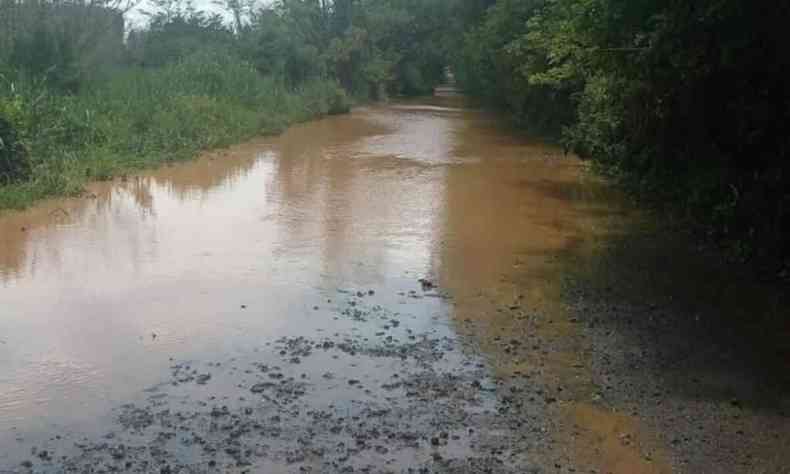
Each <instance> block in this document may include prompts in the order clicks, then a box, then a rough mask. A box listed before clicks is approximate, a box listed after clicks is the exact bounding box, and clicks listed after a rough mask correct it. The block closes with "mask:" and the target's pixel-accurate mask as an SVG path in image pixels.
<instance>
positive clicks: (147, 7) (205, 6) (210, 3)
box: [124, 0, 232, 29]
mask: <svg viewBox="0 0 790 474" xmlns="http://www.w3.org/2000/svg"><path fill="white" fill-rule="evenodd" d="M192 4H193V5H194V6H195V8H197V9H198V10H203V11H207V12H212V13H219V14H220V15H222V16H223V17H225V19H226V20H227V21H231V20H232V17H231V16H230V14H228V13H227V12H226V11H224V10H223V9H222V8H219V7H217V6H216V5H215V4H214V0H192ZM142 11H153V7H152V5H151V4H150V3H149V2H148V1H147V0H143V1H141V2H140V3H139V4H138V5H136V6H135V7H134V8H132V9H131V10H129V11H128V12H127V13H126V15H125V17H124V18H125V19H126V28H127V29H129V28H139V27H142V26H145V24H146V23H147V22H148V19H147V18H146V16H145V15H143V14H142Z"/></svg>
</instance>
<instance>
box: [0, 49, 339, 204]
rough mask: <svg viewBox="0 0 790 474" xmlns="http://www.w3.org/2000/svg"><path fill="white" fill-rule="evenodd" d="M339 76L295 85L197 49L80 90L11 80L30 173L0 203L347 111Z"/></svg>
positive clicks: (0, 98)
mask: <svg viewBox="0 0 790 474" xmlns="http://www.w3.org/2000/svg"><path fill="white" fill-rule="evenodd" d="M348 109H349V103H348V98H347V96H346V95H345V93H344V92H343V90H342V89H341V88H340V87H339V86H338V85H337V84H336V83H335V82H333V81H329V80H315V81H313V82H309V83H306V84H303V85H301V86H299V87H298V88H295V89H292V88H288V87H286V86H285V85H284V84H283V83H282V82H280V81H278V80H275V79H273V78H270V77H264V76H261V75H260V74H259V73H258V72H257V71H256V70H255V69H254V68H252V67H251V66H250V65H248V64H246V63H244V62H243V61H239V60H236V59H233V58H228V57H223V56H220V55H213V54H199V55H195V56H192V57H189V58H186V59H185V60H183V61H181V62H179V63H177V64H172V65H169V66H165V67H163V68H160V69H153V70H152V69H148V70H138V69H127V70H124V71H119V72H117V73H115V74H113V75H111V76H110V77H109V78H108V79H106V80H105V81H103V82H102V83H100V84H95V85H91V86H86V87H83V90H82V91H81V92H80V93H79V94H77V95H70V96H69V95H59V94H54V93H51V92H50V91H48V90H47V89H46V88H45V87H43V86H42V85H41V84H32V83H30V82H27V83H25V82H16V83H13V84H12V83H11V82H10V81H6V84H5V85H4V86H3V90H2V91H0V116H1V117H3V118H5V120H7V121H8V122H10V123H11V124H12V126H13V127H14V128H15V129H16V131H17V134H18V135H19V141H20V142H21V143H22V145H23V146H24V148H25V149H26V150H27V154H26V155H27V156H25V157H24V158H22V157H20V159H26V160H29V161H30V165H31V166H30V169H32V173H31V174H30V175H29V176H26V177H24V179H17V180H14V181H12V180H9V179H6V180H5V182H4V183H3V184H2V185H0V209H20V208H24V207H26V206H28V205H30V204H31V203H33V202H35V201H37V200H39V199H43V198H47V197H54V196H67V195H76V194H79V193H80V192H81V190H82V189H83V186H84V184H85V183H86V182H87V181H91V180H103V179H110V178H112V177H113V176H117V175H120V174H124V173H128V172H130V171H133V170H137V169H143V168H149V167H152V166H155V165H157V164H161V163H166V162H173V161H182V160H187V159H190V158H193V157H195V156H196V155H197V154H199V152H200V151H202V150H207V149H212V148H218V147H223V146H227V145H230V144H232V143H237V142H240V141H243V140H245V139H248V138H251V137H253V136H257V135H266V134H276V133H280V132H282V131H283V130H284V129H285V128H286V127H288V126H289V125H291V124H294V123H297V122H303V121H306V120H310V119H312V118H316V117H320V116H323V115H327V114H333V113H343V112H346V111H348Z"/></svg>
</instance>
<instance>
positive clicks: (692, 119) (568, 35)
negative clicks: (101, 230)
mask: <svg viewBox="0 0 790 474" xmlns="http://www.w3.org/2000/svg"><path fill="white" fill-rule="evenodd" d="M775 6H776V7H777V8H768V7H767V6H766V5H763V4H760V3H759V2H756V3H755V2H751V3H750V2H740V1H737V0H703V1H699V2H680V1H674V0H668V1H660V2H656V1H649V0H529V1H519V0H498V1H496V2H495V4H494V5H492V6H490V8H488V9H487V10H486V11H485V12H484V13H480V12H479V10H480V9H479V8H478V10H477V13H476V15H475V14H473V15H471V16H470V17H468V18H469V19H467V23H466V27H465V28H466V31H467V33H466V35H465V41H464V46H463V48H461V51H460V52H459V54H457V55H456V57H455V60H454V63H455V65H456V66H455V68H456V76H457V77H458V79H459V80H460V81H461V84H462V85H463V86H464V87H465V88H466V89H467V90H468V91H469V92H471V93H474V94H476V95H480V96H482V97H485V98H487V99H489V100H491V101H494V102H496V103H499V104H501V105H504V106H505V107H507V108H508V109H510V110H511V111H512V113H513V114H514V116H516V117H517V118H518V119H519V120H521V121H522V122H523V123H525V124H527V125H529V126H532V127H534V128H537V129H539V130H541V131H547V130H548V131H549V132H554V133H558V132H559V131H560V130H562V132H563V133H562V140H563V141H564V142H565V144H566V146H567V147H569V148H572V149H574V150H575V151H577V152H579V153H580V154H581V155H583V156H585V157H590V158H592V159H593V160H594V162H595V163H596V165H597V167H598V169H600V170H601V171H603V172H605V173H608V174H609V175H611V176H614V177H617V178H618V179H620V181H621V182H622V183H623V184H625V185H627V187H628V188H629V189H631V190H632V191H634V192H635V193H636V194H637V195H638V196H640V197H641V198H643V199H647V200H649V201H651V202H653V203H656V204H660V205H662V206H665V207H668V208H670V209H674V210H678V211H680V212H682V213H683V214H684V215H685V216H686V217H688V218H689V219H690V221H691V222H692V223H694V224H698V225H699V228H702V229H705V230H706V232H707V233H708V234H709V235H710V236H711V237H714V238H716V239H718V240H721V241H724V242H732V243H733V245H734V246H735V247H737V248H738V249H751V253H752V254H756V256H763V257H769V256H772V255H774V256H775V255H778V254H784V255H787V254H788V253H790V207H788V204H790V194H789V193H788V191H787V190H788V189H790V186H789V185H788V184H790V183H788V181H789V180H790V178H788V177H789V176H790V169H789V168H788V167H789V166H790V165H789V164H788V163H790V162H789V161H788V159H787V156H786V155H787V152H788V150H790V133H788V132H790V130H788V127H790V121H788V118H790V117H789V116H790V89H788V87H787V85H786V81H785V79H784V78H785V76H786V73H787V71H788V70H790V59H789V58H788V57H787V55H783V54H782V53H781V50H780V46H779V45H780V44H782V41H781V39H782V38H783V28H784V25H785V24H787V22H788V20H790V9H788V8H786V7H785V6H783V7H778V5H775ZM478 7H479V5H478Z"/></svg>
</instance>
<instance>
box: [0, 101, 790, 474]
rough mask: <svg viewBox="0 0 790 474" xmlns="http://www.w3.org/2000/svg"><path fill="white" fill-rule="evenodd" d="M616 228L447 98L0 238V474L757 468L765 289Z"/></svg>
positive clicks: (762, 468) (42, 214) (243, 149)
mask: <svg viewBox="0 0 790 474" xmlns="http://www.w3.org/2000/svg"><path fill="white" fill-rule="evenodd" d="M644 221H645V219H644V218H643V216H641V215H640V213H639V212H637V211H635V210H634V209H633V208H632V207H631V206H628V205H627V204H625V203H624V202H623V200H622V199H621V198H620V196H618V195H617V193H615V192H613V191H612V190H611V189H610V188H609V187H607V186H606V185H604V184H603V183H601V182H600V181H598V180H596V179H594V178H593V177H591V175H589V174H588V173H586V172H584V170H583V166H582V163H581V162H579V161H578V160H576V159H575V158H573V157H568V156H565V155H563V153H562V151H561V150H558V149H556V148H553V147H550V146H547V145H545V144H543V143H542V142H541V141H539V140H533V139H530V138H528V137H525V136H524V135H523V133H520V132H515V131H513V130H510V129H508V127H507V126H506V124H505V123H504V122H503V121H502V120H501V119H500V118H499V117H497V116H496V115H493V114H490V113H486V112H483V111H480V110H477V109H475V108H472V107H470V106H469V105H468V104H467V103H466V101H465V100H464V99H463V98H462V97H459V96H455V95H443V96H440V97H434V98H431V99H421V100H418V101H404V102H397V103H394V104H390V105H382V106H374V107H366V108H360V109H357V110H355V111H354V112H353V113H352V114H351V115H348V116H342V117H333V118H330V119H326V120H321V121H317V122H313V123H309V124H305V125H301V126H297V127H294V128H292V129H290V130H289V131H288V132H286V133H285V134H284V135H282V136H281V137H277V138H272V139H265V140H263V139H262V140H259V141H255V142H251V143H247V144H244V145H240V146H237V147H233V148H230V149H228V150H222V151H218V152H213V153H209V154H207V155H206V156H204V157H203V158H201V159H200V160H198V161H196V162H193V163H187V164H177V165H173V166H170V167H165V168H161V169H159V170H156V171H153V172H149V173H145V174H141V175H139V176H130V177H126V178H119V179H117V180H115V181H113V182H109V183H99V184H96V185H93V186H91V189H90V190H89V191H88V193H86V195H85V196H83V197H81V198H78V199H68V200H58V201H52V202H47V203H43V204H41V205H40V206H37V207H36V208H34V209H31V210H29V211H26V212H21V213H11V214H6V215H3V216H1V217H0V285H1V286H0V472H6V471H9V472H30V471H33V472H158V473H168V472H169V473H176V472H185V473H186V472H267V473H268V472H271V473H277V472H287V473H290V472H461V473H463V472H469V473H473V472H474V473H476V472H493V473H500V472H501V473H523V472H598V473H606V472H611V473H618V474H619V473H623V474H628V473H636V474H639V473H665V472H690V473H696V472H711V473H718V472H722V473H725V472H744V473H747V472H749V473H751V472H757V473H762V472H765V473H769V472H787V466H790V461H788V458H789V457H790V456H788V453H786V452H785V451H787V450H786V449H784V447H785V446H787V444H788V440H790V419H789V418H788V413H790V410H788V397H787V396H786V394H787V393H788V391H787V387H788V385H790V384H788V380H787V374H788V372H790V371H789V370H787V369H790V367H788V365H787V361H788V354H790V352H786V351H787V349H788V347H787V345H786V344H784V345H783V342H782V341H787V340H790V338H785V337H784V334H786V335H788V336H790V332H787V333H783V332H782V331H784V330H785V328H786V327H784V326H782V324H781V323H780V322H779V321H781V318H780V316H781V315H782V314H783V313H786V311H784V308H786V305H785V303H786V298H785V296H784V295H785V292H783V291H782V290H781V289H776V288H768V287H767V286H766V285H762V286H760V285H757V286H758V287H756V288H752V286H754V285H747V284H745V283H744V282H742V281H739V280H738V279H733V278H729V277H727V278H724V277H722V278H711V275H712V274H715V275H722V274H724V273H726V272H725V271H724V270H723V269H719V268H716V267H715V265H713V264H711V263H710V262H708V261H706V260H704V259H703V258H701V257H699V255H697V253H696V252H689V253H688V254H686V253H683V252H682V251H681V250H680V249H685V248H687V246H684V245H679V246H678V247H673V246H671V245H669V244H667V243H665V242H663V238H662V237H660V236H657V235H659V234H656V233H652V234H649V235H647V236H646V235H645V233H644V232H642V231H640V229H644V228H645V227H644V226H643V225H642V224H643V223H644ZM648 227H649V226H648ZM635 229H637V230H635ZM637 237H638V238H637ZM658 242H660V244H659V243H658ZM637 243H638V245H637ZM692 262H697V263H692ZM692 270H693V271H692ZM745 295H748V296H745ZM723 296H728V298H724V297H723ZM735 300H738V301H748V302H746V303H743V304H735V302H734V301H735ZM689 302H694V304H689ZM735 309H743V310H744V311H746V312H747V313H750V314H749V315H748V316H744V313H737V314H735V313H736V312H735V311H734V310H735ZM755 315H756V316H755ZM725 316H726V317H725ZM723 323H724V324H723ZM722 328H728V329H726V330H725V329H722ZM756 328H759V330H758V329H756ZM769 336H770V337H769ZM755 341H758V342H755ZM755 348H759V350H758V349H755Z"/></svg>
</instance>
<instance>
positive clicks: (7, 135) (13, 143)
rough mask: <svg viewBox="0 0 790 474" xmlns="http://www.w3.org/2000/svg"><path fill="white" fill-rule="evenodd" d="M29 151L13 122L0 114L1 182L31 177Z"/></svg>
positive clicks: (6, 182)
mask: <svg viewBox="0 0 790 474" xmlns="http://www.w3.org/2000/svg"><path fill="white" fill-rule="evenodd" d="M30 171H31V170H30V162H29V161H28V159H27V152H26V150H25V148H24V147H23V146H22V144H21V143H20V142H19V138H18V137H17V133H16V130H15V129H14V128H13V127H12V126H11V123H10V122H9V121H8V120H6V119H4V118H3V117H2V116H0V184H9V183H13V182H16V181H21V180H23V179H28V178H29V177H30Z"/></svg>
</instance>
